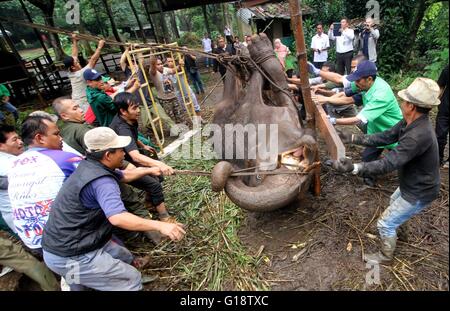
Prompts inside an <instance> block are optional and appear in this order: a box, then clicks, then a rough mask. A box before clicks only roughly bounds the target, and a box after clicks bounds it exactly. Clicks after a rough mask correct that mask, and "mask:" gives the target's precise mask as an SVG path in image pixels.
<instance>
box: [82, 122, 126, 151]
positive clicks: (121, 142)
mask: <svg viewBox="0 0 450 311" xmlns="http://www.w3.org/2000/svg"><path fill="white" fill-rule="evenodd" d="M130 143H131V137H129V136H119V135H117V134H116V132H114V130H112V129H111V128H109V127H104V126H101V127H96V128H94V129H92V130H89V131H87V132H86V134H84V144H85V145H86V147H87V151H88V152H99V151H105V150H108V149H119V148H125V147H126V146H128V145H129V144H130Z"/></svg>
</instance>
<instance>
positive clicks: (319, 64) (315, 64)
mask: <svg viewBox="0 0 450 311" xmlns="http://www.w3.org/2000/svg"><path fill="white" fill-rule="evenodd" d="M323 64H325V62H314V66H316V68H319V69H322V66H323Z"/></svg>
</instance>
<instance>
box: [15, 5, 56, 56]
mask: <svg viewBox="0 0 450 311" xmlns="http://www.w3.org/2000/svg"><path fill="white" fill-rule="evenodd" d="M19 1H20V5H21V6H22V10H23V12H24V13H25V15H26V16H27V19H28V20H29V21H30V23H33V19H32V18H31V15H30V12H28V10H27V7H26V6H25V3H23V0H19ZM33 31H34V34H35V35H36V37H37V38H38V40H39V42H40V43H41V46H42V48H43V49H44V54H45V57H46V58H47V61H48V63H49V64H51V63H53V60H52V57H51V56H50V53H49V52H48V49H47V47H46V46H45V43H44V41H43V40H42V37H41V34H40V33H39V31H38V30H37V29H36V28H33Z"/></svg>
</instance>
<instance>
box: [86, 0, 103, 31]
mask: <svg viewBox="0 0 450 311" xmlns="http://www.w3.org/2000/svg"><path fill="white" fill-rule="evenodd" d="M88 3H89V4H90V6H91V9H92V11H94V16H95V21H96V24H97V27H98V29H100V32H101V33H102V35H103V37H104V38H106V37H108V30H107V29H105V28H104V27H103V23H101V22H100V17H99V14H98V8H97V7H96V3H95V2H94V1H89V2H88Z"/></svg>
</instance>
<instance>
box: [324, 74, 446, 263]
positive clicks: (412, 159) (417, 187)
mask: <svg viewBox="0 0 450 311" xmlns="http://www.w3.org/2000/svg"><path fill="white" fill-rule="evenodd" d="M398 96H399V97H400V98H401V99H402V103H401V109H402V113H403V120H401V121H400V122H398V123H397V124H396V125H395V126H394V127H392V128H391V129H389V130H386V131H384V132H380V133H376V134H373V135H355V134H350V133H341V134H340V136H341V138H342V141H343V142H345V143H351V144H358V145H364V146H384V145H389V144H393V143H397V142H398V145H397V146H396V147H395V148H394V149H392V150H391V151H390V152H389V153H387V154H386V156H385V157H384V158H382V159H380V160H377V161H373V162H363V163H356V164H353V163H352V160H351V159H350V158H347V157H346V158H341V159H339V161H335V162H334V163H333V167H334V168H335V169H336V170H338V171H340V172H346V173H347V172H352V173H353V174H354V175H359V176H367V175H379V174H386V173H388V172H391V171H394V170H398V176H399V181H400V186H399V187H398V188H397V190H395V192H394V194H393V195H392V196H391V200H390V205H389V207H388V208H387V209H386V210H385V211H384V212H383V214H382V215H381V217H380V218H379V219H378V222H377V227H378V231H379V233H380V238H381V250H380V251H379V252H377V253H374V254H367V255H365V256H364V260H365V261H367V262H369V263H388V262H390V261H391V260H392V259H393V256H394V250H395V247H396V241H397V233H396V230H397V228H398V227H399V226H400V225H402V224H403V223H405V222H406V221H407V220H408V219H410V218H411V217H412V216H414V215H416V214H418V213H420V212H421V211H422V210H423V209H425V208H426V207H427V206H429V205H430V203H431V202H432V201H433V200H435V199H436V198H437V196H438V194H439V188H440V175H439V155H438V144H437V139H436V135H435V133H434V129H433V126H432V124H431V121H430V119H429V116H428V114H429V112H430V111H431V109H432V108H433V107H436V106H438V105H439V103H440V101H439V86H438V85H437V83H436V82H434V81H433V80H431V79H427V78H416V79H415V80H414V82H413V83H412V84H411V85H410V86H408V88H407V89H405V90H401V91H399V92H398Z"/></svg>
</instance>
